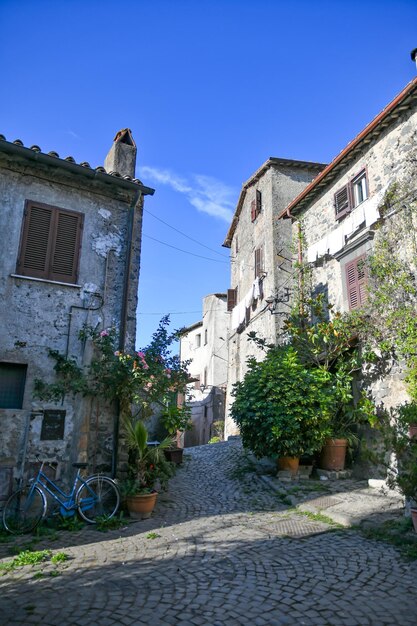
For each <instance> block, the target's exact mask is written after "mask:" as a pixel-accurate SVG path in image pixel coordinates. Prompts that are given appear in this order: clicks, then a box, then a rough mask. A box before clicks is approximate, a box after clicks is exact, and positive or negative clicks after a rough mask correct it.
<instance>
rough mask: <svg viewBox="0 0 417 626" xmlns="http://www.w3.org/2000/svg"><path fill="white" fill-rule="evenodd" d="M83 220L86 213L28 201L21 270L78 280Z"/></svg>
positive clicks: (19, 267)
mask: <svg viewBox="0 0 417 626" xmlns="http://www.w3.org/2000/svg"><path fill="white" fill-rule="evenodd" d="M83 220H84V216H83V214H82V213H77V212H75V211H67V210H65V209H58V208H57V207H52V206H49V205H47V204H41V203H34V202H31V201H27V202H26V207H25V212H24V222H23V229H22V237H21V244H20V253H19V258H18V262H17V267H16V271H17V273H18V274H22V275H23V276H33V277H35V278H45V279H49V280H56V281H60V282H65V283H75V282H76V281H77V273H78V261H79V255H80V247H81V235H82V227H83Z"/></svg>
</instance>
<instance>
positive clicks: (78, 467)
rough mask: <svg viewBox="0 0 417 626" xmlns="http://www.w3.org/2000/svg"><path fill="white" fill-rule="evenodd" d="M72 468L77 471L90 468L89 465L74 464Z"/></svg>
mask: <svg viewBox="0 0 417 626" xmlns="http://www.w3.org/2000/svg"><path fill="white" fill-rule="evenodd" d="M72 467H76V468H77V469H85V468H86V467H88V463H73V464H72Z"/></svg>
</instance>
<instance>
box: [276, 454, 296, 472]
mask: <svg viewBox="0 0 417 626" xmlns="http://www.w3.org/2000/svg"><path fill="white" fill-rule="evenodd" d="M299 464H300V459H299V457H298V456H281V457H280V458H279V459H278V470H280V471H287V472H291V474H292V475H293V476H295V475H296V474H297V472H298V466H299Z"/></svg>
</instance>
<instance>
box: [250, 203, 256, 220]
mask: <svg viewBox="0 0 417 626" xmlns="http://www.w3.org/2000/svg"><path fill="white" fill-rule="evenodd" d="M250 218H251V220H252V222H254V221H255V220H256V200H252V202H251V205H250Z"/></svg>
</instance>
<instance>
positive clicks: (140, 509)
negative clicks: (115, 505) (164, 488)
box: [126, 491, 158, 519]
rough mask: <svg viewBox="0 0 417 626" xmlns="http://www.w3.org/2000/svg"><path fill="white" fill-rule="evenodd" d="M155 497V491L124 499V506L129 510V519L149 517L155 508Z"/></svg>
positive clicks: (156, 494)
mask: <svg viewBox="0 0 417 626" xmlns="http://www.w3.org/2000/svg"><path fill="white" fill-rule="evenodd" d="M157 496H158V493H157V492H156V491H153V492H151V493H139V494H137V495H136V496H128V497H127V498H126V504H127V508H128V509H129V515H130V517H136V518H138V519H147V518H148V517H150V516H151V514H152V511H153V510H154V508H155V504H156V498H157Z"/></svg>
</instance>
